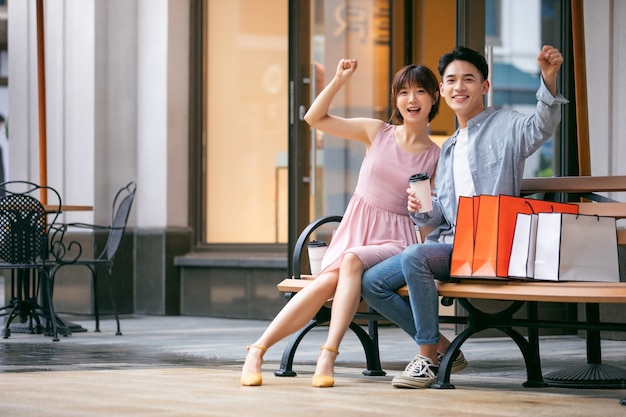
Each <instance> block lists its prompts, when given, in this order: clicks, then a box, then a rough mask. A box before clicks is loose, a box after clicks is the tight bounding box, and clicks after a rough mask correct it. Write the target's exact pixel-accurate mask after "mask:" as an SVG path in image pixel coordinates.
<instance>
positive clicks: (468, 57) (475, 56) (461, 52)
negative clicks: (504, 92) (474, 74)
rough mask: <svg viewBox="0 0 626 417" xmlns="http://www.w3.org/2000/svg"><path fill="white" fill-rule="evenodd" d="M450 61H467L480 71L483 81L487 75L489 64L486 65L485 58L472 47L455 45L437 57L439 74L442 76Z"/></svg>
mask: <svg viewBox="0 0 626 417" xmlns="http://www.w3.org/2000/svg"><path fill="white" fill-rule="evenodd" d="M452 61H467V62H469V63H470V64H472V65H473V66H475V67H476V69H477V70H478V71H479V72H480V75H481V76H482V77H483V79H482V80H483V81H485V80H486V79H487V77H488V76H489V66H488V65H487V60H486V59H485V57H484V56H483V55H481V54H480V52H478V51H475V50H473V49H470V48H467V47H465V46H457V47H456V48H454V49H453V50H452V51H451V52H449V53H447V54H445V55H442V56H441V58H439V66H438V68H437V69H438V70H439V75H441V77H442V78H443V74H444V73H445V72H446V68H448V65H450V63H451V62H452Z"/></svg>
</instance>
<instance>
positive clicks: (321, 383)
mask: <svg viewBox="0 0 626 417" xmlns="http://www.w3.org/2000/svg"><path fill="white" fill-rule="evenodd" d="M322 349H324V350H327V351H329V352H333V353H336V354H337V356H339V351H338V350H337V349H335V348H334V347H331V346H322V347H320V350H322ZM311 385H313V386H314V387H316V388H330V387H332V386H334V385H335V377H334V376H332V375H322V374H315V375H313V380H312V381H311Z"/></svg>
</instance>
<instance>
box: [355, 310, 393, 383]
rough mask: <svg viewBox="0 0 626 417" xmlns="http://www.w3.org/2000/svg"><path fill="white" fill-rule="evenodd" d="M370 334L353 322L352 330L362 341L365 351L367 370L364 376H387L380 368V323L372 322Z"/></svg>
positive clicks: (369, 325)
mask: <svg viewBox="0 0 626 417" xmlns="http://www.w3.org/2000/svg"><path fill="white" fill-rule="evenodd" d="M368 327H369V330H370V333H369V334H368V332H366V331H365V330H363V328H362V327H361V326H359V325H358V324H356V323H354V322H352V323H350V329H351V330H352V331H353V332H354V334H355V335H356V336H357V337H358V338H359V340H360V341H361V345H363V350H364V351H365V361H366V369H365V370H364V371H363V375H366V376H385V375H387V373H386V372H385V371H383V369H382V367H381V366H380V352H379V349H378V322H377V321H375V320H370V322H369V324H368Z"/></svg>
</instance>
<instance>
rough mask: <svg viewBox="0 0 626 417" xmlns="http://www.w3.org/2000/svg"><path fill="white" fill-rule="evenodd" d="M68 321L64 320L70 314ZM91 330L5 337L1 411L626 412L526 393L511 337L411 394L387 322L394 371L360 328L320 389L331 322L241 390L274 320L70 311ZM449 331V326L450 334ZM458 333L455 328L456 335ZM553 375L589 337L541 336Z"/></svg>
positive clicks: (603, 399) (571, 396) (625, 350)
mask: <svg viewBox="0 0 626 417" xmlns="http://www.w3.org/2000/svg"><path fill="white" fill-rule="evenodd" d="M64 317H65V316H64ZM67 318H69V319H70V320H72V321H74V322H76V323H79V324H81V325H83V326H84V327H86V328H87V329H88V331H87V332H84V333H74V334H73V335H71V336H70V337H66V338H61V340H60V341H59V342H52V341H51V339H50V338H49V337H46V336H43V335H28V334H18V333H14V334H12V335H11V337H10V338H9V339H6V340H2V342H1V343H0V372H2V373H3V375H2V377H1V378H0V399H1V402H2V408H1V410H2V412H0V415H13V416H41V415H49V416H57V415H58V416H72V415H76V416H79V415H80V416H82V415H90V416H117V415H119V416H140V415H146V416H147V415H150V416H170V415H171V416H178V415H181V416H183V415H184V416H191V415H208V416H230V415H241V416H248V415H249V416H269V415H273V416H282V415H289V416H293V415H294V413H295V414H296V415H298V416H308V415H319V414H322V413H323V414H324V415H326V416H334V415H342V416H370V415H372V416H374V415H377V416H379V415H400V414H409V413H410V414H411V415H415V414H416V413H418V412H420V411H423V412H428V416H429V417H430V416H439V415H441V416H444V415H445V416H446V417H449V416H463V415H467V416H478V415H480V416H509V415H510V416H520V415H535V416H543V415H546V416H563V415H567V416H594V415H598V416H606V415H622V414H623V415H626V407H623V406H620V404H619V400H620V399H622V398H625V397H626V389H606V390H601V389H592V390H581V389H570V388H551V387H550V388H523V387H522V383H523V382H524V381H525V377H526V375H525V368H524V364H523V359H522V356H521V353H520V352H519V350H518V349H517V347H516V345H515V344H514V343H513V342H512V341H510V340H509V339H507V338H475V339H470V340H469V341H467V342H466V344H465V345H464V347H463V352H464V354H465V356H466V358H467V359H468V361H469V366H468V368H467V369H466V370H464V371H462V372H460V373H458V374H454V375H453V376H452V383H454V384H455V385H456V389H454V390H435V389H427V390H400V389H395V388H393V387H391V385H390V382H391V378H392V377H393V376H394V375H397V374H398V373H400V372H401V371H402V370H403V369H404V366H405V365H406V363H407V361H408V360H410V359H411V358H412V357H413V356H414V355H415V352H416V347H415V345H414V343H413V342H412V341H411V340H410V339H409V337H408V336H406V335H405V334H404V333H403V332H402V331H401V330H399V329H398V328H396V327H393V326H387V327H382V328H381V329H380V334H381V337H380V339H381V340H380V347H381V361H382V364H383V369H384V370H385V371H387V375H386V376H384V377H366V376H363V375H361V371H362V370H363V368H364V362H365V358H364V354H363V351H362V349H361V346H360V344H359V342H358V339H357V338H356V337H355V336H354V335H353V334H352V333H351V332H349V333H348V334H347V335H346V337H345V339H344V342H343V344H342V346H341V355H340V356H339V358H338V360H337V368H336V372H337V374H336V387H334V388H332V389H315V388H312V387H310V377H311V375H312V372H313V370H314V365H315V360H316V359H317V355H318V353H319V346H320V345H321V344H322V342H323V341H324V339H325V335H326V328H325V327H320V328H316V329H314V330H313V331H312V332H311V333H310V334H309V335H307V337H305V339H304V340H303V342H302V345H301V347H300V349H299V350H298V353H297V355H296V358H295V362H294V370H295V371H296V372H297V373H298V376H297V377H295V378H278V377H275V376H274V375H273V371H275V370H276V369H278V363H279V361H280V358H281V355H282V350H283V348H284V346H285V345H286V343H287V340H285V341H283V342H281V343H279V344H278V345H276V346H274V347H273V348H272V349H270V350H269V351H268V353H267V354H266V357H265V365H264V368H263V377H264V386H262V387H241V386H240V385H239V375H240V368H241V364H242V361H243V358H244V355H245V346H246V345H247V344H249V343H250V342H252V341H254V339H255V338H256V337H257V336H258V335H259V334H260V333H261V332H262V331H263V329H264V328H265V326H266V325H267V322H266V321H254V320H234V319H219V318H203V317H180V316H176V317H172V316H169V317H162V316H131V317H123V318H122V332H123V333H124V335H123V336H115V335H114V331H115V322H114V321H113V320H104V321H103V322H102V323H101V329H102V333H94V332H93V327H94V322H93V320H91V319H84V318H82V319H81V318H80V317H67ZM448 333H450V332H448ZM449 335H450V336H452V335H451V334H449ZM602 347H603V349H602V353H603V362H604V363H605V364H606V365H609V366H614V367H616V369H618V370H619V369H626V342H624V341H607V340H603V341H602ZM541 358H542V365H543V370H544V374H545V373H548V372H552V371H556V370H561V369H567V368H570V367H572V366H576V365H584V364H585V362H586V357H585V340H584V339H583V338H580V337H577V336H558V337H557V336H545V337H542V338H541Z"/></svg>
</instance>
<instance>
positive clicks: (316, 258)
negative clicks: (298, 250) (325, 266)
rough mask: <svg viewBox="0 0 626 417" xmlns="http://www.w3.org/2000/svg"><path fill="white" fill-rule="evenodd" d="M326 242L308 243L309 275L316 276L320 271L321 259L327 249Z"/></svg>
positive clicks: (315, 241)
mask: <svg viewBox="0 0 626 417" xmlns="http://www.w3.org/2000/svg"><path fill="white" fill-rule="evenodd" d="M327 248H328V247H327V245H326V242H320V241H318V240H312V241H310V242H309V245H308V249H309V266H310V267H311V275H317V274H319V273H320V271H321V270H322V258H323V257H324V254H325V253H326V249H327Z"/></svg>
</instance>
